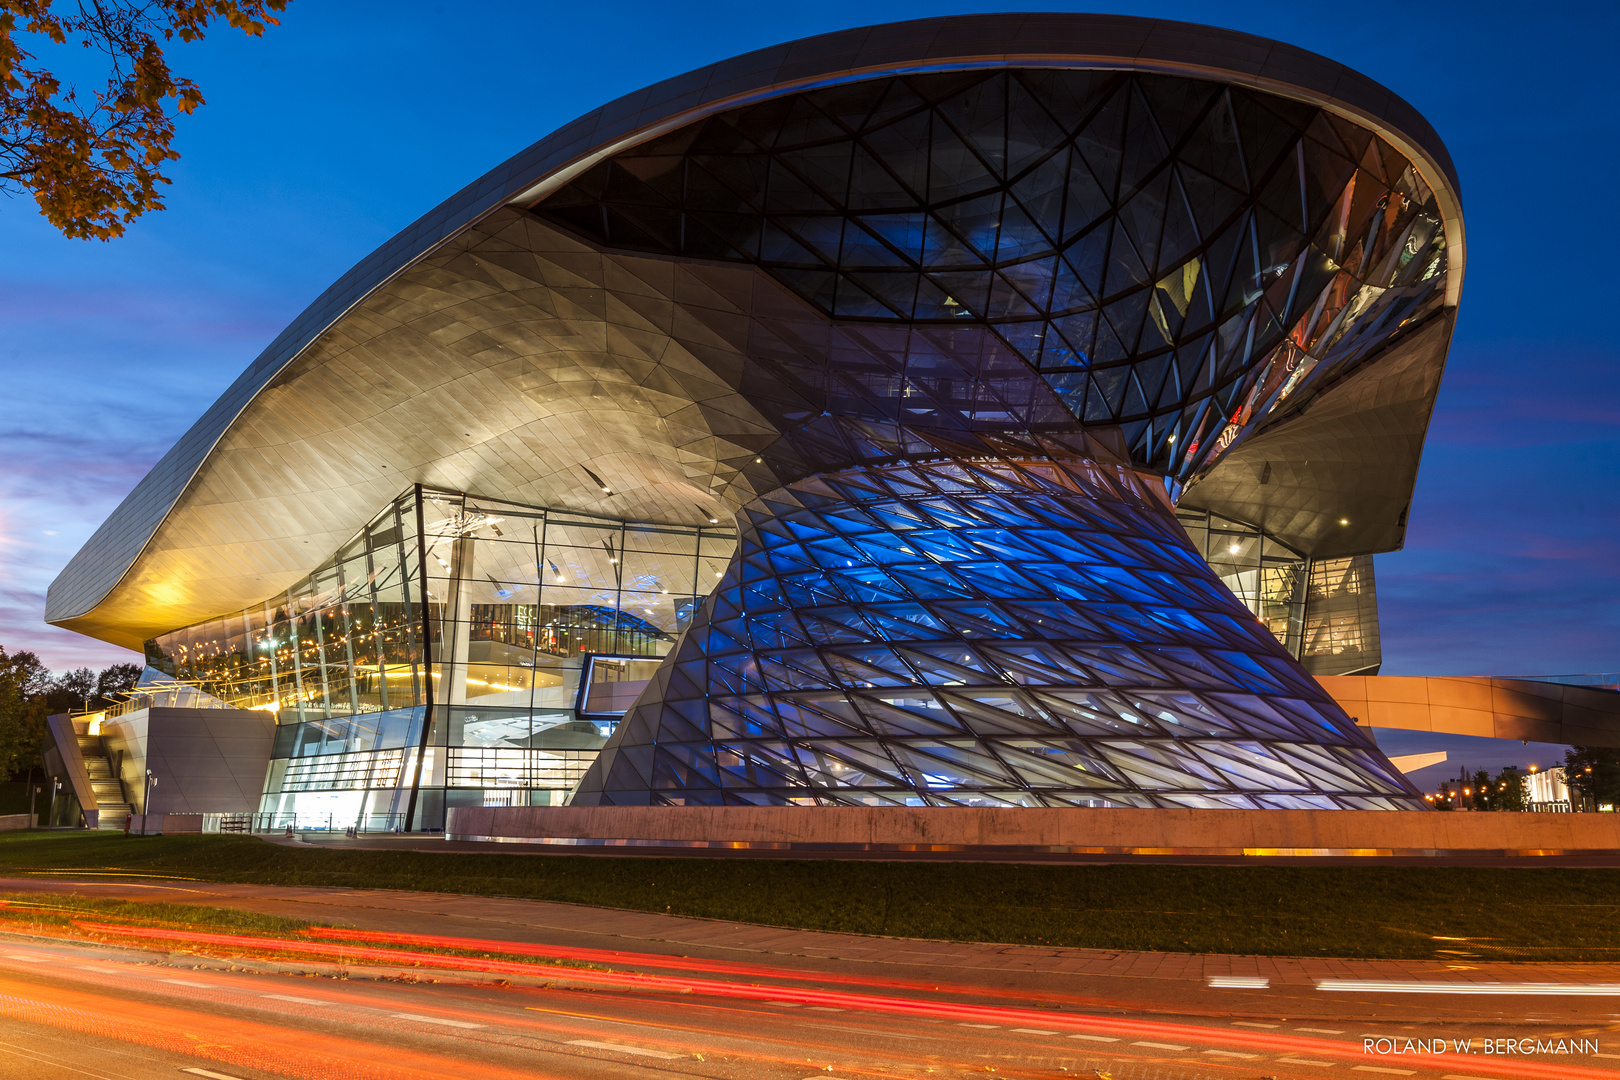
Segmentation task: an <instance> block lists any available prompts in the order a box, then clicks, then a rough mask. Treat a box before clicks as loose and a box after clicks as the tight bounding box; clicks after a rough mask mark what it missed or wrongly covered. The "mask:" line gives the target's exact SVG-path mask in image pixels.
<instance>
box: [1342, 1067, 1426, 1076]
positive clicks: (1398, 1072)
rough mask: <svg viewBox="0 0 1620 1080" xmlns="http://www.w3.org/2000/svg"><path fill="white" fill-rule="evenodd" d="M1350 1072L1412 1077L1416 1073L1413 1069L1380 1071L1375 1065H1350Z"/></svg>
mask: <svg viewBox="0 0 1620 1080" xmlns="http://www.w3.org/2000/svg"><path fill="white" fill-rule="evenodd" d="M1350 1071H1351V1072H1375V1073H1387V1074H1389V1075H1390V1076H1412V1075H1415V1073H1416V1070H1415V1069H1380V1068H1379V1067H1378V1066H1377V1065H1352V1066H1350Z"/></svg>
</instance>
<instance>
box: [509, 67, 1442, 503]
mask: <svg viewBox="0 0 1620 1080" xmlns="http://www.w3.org/2000/svg"><path fill="white" fill-rule="evenodd" d="M535 209H536V212H537V213H538V214H540V215H541V216H542V217H544V218H546V219H547V220H549V221H551V222H554V223H558V224H561V225H564V226H566V227H568V228H570V229H572V230H574V231H575V232H577V233H579V234H581V235H583V236H585V237H586V238H588V239H589V240H591V241H593V242H595V243H597V244H600V245H603V246H606V247H610V248H624V249H632V250H637V251H646V252H656V253H660V254H664V255H672V256H688V257H695V258H699V259H719V260H728V261H735V262H747V263H752V264H754V265H757V266H759V267H761V268H762V269H763V270H765V271H766V272H768V273H769V274H771V275H772V276H773V277H775V278H776V279H777V280H778V281H780V282H782V283H784V284H785V285H787V286H788V287H789V288H791V289H792V290H794V291H795V292H796V293H797V294H798V295H799V296H800V297H802V298H803V299H805V300H807V301H808V302H809V303H810V304H811V305H813V306H814V307H815V308H816V309H818V310H819V311H820V312H822V313H823V314H824V315H825V316H827V317H828V318H831V319H835V320H837V322H838V323H839V324H840V325H845V326H862V327H864V328H865V329H864V331H863V332H862V333H861V334H857V335H855V336H856V337H857V338H859V339H860V342H861V345H859V346H855V345H852V346H851V347H850V349H849V351H850V353H851V355H850V356H849V358H848V363H839V364H838V365H836V366H837V368H838V370H836V371H835V372H834V373H831V374H829V372H828V369H827V367H826V365H825V364H816V365H799V364H795V363H793V362H792V361H791V360H778V359H777V358H775V357H774V356H767V357H763V358H760V359H756V363H758V364H760V365H761V366H762V367H764V368H767V369H768V371H766V372H762V374H761V377H760V378H759V379H758V380H757V385H754V386H751V387H749V388H750V389H751V390H752V391H753V392H754V394H755V396H756V397H757V399H758V400H760V401H762V402H765V403H766V404H765V405H764V406H762V407H767V408H768V407H769V406H770V405H774V404H776V403H777V402H779V401H780V402H781V404H780V408H781V409H782V418H783V419H784V420H793V419H794V414H795V411H796V410H795V402H794V400H793V399H798V400H799V402H800V403H801V404H802V403H804V402H808V403H810V404H812V405H818V404H819V405H820V406H821V408H822V409H823V410H825V413H826V415H827V417H828V418H827V419H826V420H825V421H824V422H822V423H819V424H818V423H815V422H811V423H808V424H806V423H805V419H806V417H807V416H813V415H814V410H813V409H812V410H811V411H809V412H808V413H804V414H802V415H798V416H797V419H796V421H795V422H793V423H786V424H783V425H781V426H782V428H783V430H784V431H785V432H786V433H787V434H786V435H785V436H784V440H783V442H784V443H785V444H787V445H786V446H785V447H783V448H782V450H780V451H779V453H782V457H783V461H784V462H787V461H788V460H790V459H792V460H797V459H803V460H804V461H805V462H806V464H807V467H806V471H817V470H818V469H819V468H822V467H834V468H837V467H843V466H845V465H847V464H850V463H851V461H852V460H860V459H852V458H850V457H849V456H848V453H847V450H848V448H849V446H850V444H852V443H853V444H856V445H857V446H858V445H859V444H860V442H861V441H862V439H863V438H865V439H870V438H872V434H871V433H870V432H866V433H864V435H863V433H862V431H861V428H860V424H862V423H865V424H874V423H882V424H894V423H899V424H902V425H905V426H906V427H907V428H910V429H912V430H913V431H923V432H932V433H940V432H950V433H953V434H955V435H956V437H957V438H962V437H963V436H962V434H961V433H963V432H975V433H985V432H1018V433H1028V432H1031V431H1042V430H1048V431H1050V430H1061V429H1070V430H1072V428H1073V427H1074V425H1075V423H1076V422H1078V423H1079V424H1080V425H1082V426H1085V427H1109V428H1114V429H1116V430H1117V431H1118V433H1119V434H1120V435H1121V436H1122V437H1123V441H1124V443H1125V444H1126V446H1127V447H1128V449H1129V454H1130V458H1131V460H1132V461H1133V462H1134V463H1136V464H1137V465H1139V466H1145V467H1148V468H1151V469H1153V470H1155V471H1159V472H1163V473H1165V474H1168V475H1170V476H1173V477H1176V478H1177V479H1179V480H1182V481H1187V480H1190V479H1193V478H1195V477H1197V476H1199V475H1201V474H1202V473H1203V472H1204V471H1207V469H1208V468H1209V467H1211V466H1212V465H1213V464H1214V462H1215V461H1216V460H1217V459H1218V458H1219V457H1220V456H1221V455H1222V454H1224V453H1225V452H1226V451H1227V450H1229V449H1230V448H1231V447H1232V446H1234V445H1236V444H1237V443H1239V442H1241V441H1242V439H1243V438H1245V437H1246V436H1247V435H1248V434H1249V433H1250V432H1252V431H1253V430H1254V428H1255V427H1256V426H1257V425H1258V423H1259V422H1260V421H1262V420H1264V419H1266V418H1267V417H1268V416H1272V415H1274V414H1276V415H1281V413H1282V412H1285V411H1286V410H1287V409H1288V408H1289V407H1291V406H1292V405H1294V404H1298V403H1299V402H1301V401H1304V400H1307V399H1308V398H1309V397H1310V396H1311V395H1310V390H1311V389H1312V388H1313V386H1315V385H1317V384H1320V383H1323V382H1325V381H1327V380H1330V379H1332V378H1334V377H1335V376H1337V375H1340V374H1343V373H1344V372H1345V371H1346V370H1347V369H1348V368H1350V367H1352V366H1354V365H1355V364H1357V363H1358V362H1360V361H1361V360H1363V359H1365V358H1366V357H1368V356H1369V355H1371V354H1372V353H1374V352H1375V351H1376V350H1378V349H1379V348H1381V347H1382V346H1383V345H1384V344H1385V343H1386V341H1387V340H1388V339H1389V337H1390V335H1391V334H1393V333H1396V332H1397V331H1399V330H1400V329H1401V328H1402V327H1405V326H1408V325H1411V324H1415V323H1418V322H1420V321H1422V320H1423V319H1425V318H1426V317H1428V316H1429V315H1431V314H1433V313H1434V312H1436V311H1437V310H1438V309H1439V308H1440V307H1441V305H1442V303H1443V300H1444V294H1445V278H1446V272H1447V269H1446V250H1445V233H1444V230H1443V229H1442V228H1441V222H1440V216H1439V211H1438V209H1437V203H1436V199H1435V195H1434V192H1432V191H1431V190H1430V189H1429V188H1428V186H1427V185H1426V184H1425V183H1424V181H1423V180H1422V179H1421V178H1420V177H1419V176H1418V173H1417V171H1416V170H1415V169H1414V168H1413V167H1412V165H1411V163H1410V162H1409V161H1407V160H1406V159H1405V158H1404V157H1402V156H1401V154H1400V153H1398V152H1397V151H1396V150H1394V149H1393V148H1392V147H1391V146H1390V145H1389V144H1388V143H1386V142H1385V141H1383V140H1382V139H1380V138H1379V137H1378V136H1377V135H1375V134H1373V133H1372V132H1369V131H1366V130H1364V129H1362V128H1360V127H1357V126H1356V125H1355V124H1353V123H1351V122H1349V121H1347V120H1345V119H1343V118H1342V117H1339V116H1336V115H1334V114H1332V113H1330V112H1328V111H1325V110H1323V109H1319V108H1316V107H1314V106H1310V105H1305V104H1302V103H1300V102H1297V101H1292V100H1288V99H1286V98H1283V97H1279V96H1276V95H1272V94H1267V93H1264V92H1262V91H1258V90H1250V89H1244V88H1239V87H1232V86H1226V85H1223V84H1219V83H1215V82H1204V81H1199V80H1195V79H1187V78H1181V77H1176V76H1170V75H1156V74H1147V73H1140V72H1123V71H1083V70H1033V69H1019V70H1011V71H1009V70H1000V71H966V72H945V73H931V74H914V75H901V76H892V77H886V78H874V79H871V80H869V81H865V82H859V83H853V84H846V85H840V86H835V87H827V88H823V89H817V90H811V91H807V92H804V93H799V94H795V95H792V96H788V97H780V98H774V99H771V100H768V101H764V102H760V103H757V104H752V105H747V106H744V107H741V108H738V109H734V110H732V111H730V112H726V113H722V114H720V115H717V116H714V117H711V118H708V119H705V120H702V121H699V122H697V123H694V124H691V125H689V126H687V127H684V128H681V129H679V130H677V131H674V132H671V133H670V134H668V135H665V136H663V137H661V138H658V139H654V140H652V141H650V142H647V143H643V144H640V145H637V146H634V147H631V148H629V149H627V150H624V151H622V152H620V153H618V154H617V155H615V156H614V157H613V158H611V159H610V160H608V161H604V162H602V163H601V164H599V165H597V166H595V167H593V168H591V169H589V170H587V171H586V172H585V173H583V174H582V175H580V176H579V177H577V178H576V179H574V180H572V181H570V182H569V183H568V184H566V185H564V186H563V187H562V188H560V189H559V190H558V191H557V192H555V193H554V194H552V195H550V196H548V197H547V198H546V199H545V200H544V201H542V202H541V203H540V204H538V206H537V207H536V208H535ZM894 327H901V328H904V332H902V333H899V334H896V333H894V332H892V330H891V329H890V328H894ZM861 347H864V349H865V350H866V351H868V352H869V353H870V355H866V356H857V355H856V354H855V351H854V350H855V349H856V348H861ZM745 382H747V380H745ZM851 420H853V421H855V423H854V424H851V423H850V422H849V421H851ZM834 429H837V434H834ZM890 437H891V438H893V439H894V441H895V442H897V443H898V444H901V445H903V444H904V442H905V440H904V438H902V437H897V436H890ZM834 443H837V444H839V445H838V446H833V445H832V444H834ZM788 447H791V449H792V454H791V455H790V454H787V453H785V451H786V449H787V448H788ZM840 449H842V450H843V451H844V456H843V457H842V458H840V457H839V451H840Z"/></svg>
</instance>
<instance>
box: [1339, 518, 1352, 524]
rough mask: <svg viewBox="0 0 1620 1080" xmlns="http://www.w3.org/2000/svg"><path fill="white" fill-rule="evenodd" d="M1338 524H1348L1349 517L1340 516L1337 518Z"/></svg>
mask: <svg viewBox="0 0 1620 1080" xmlns="http://www.w3.org/2000/svg"><path fill="white" fill-rule="evenodd" d="M1339 524H1340V525H1348V524H1350V519H1349V518H1340V519H1339Z"/></svg>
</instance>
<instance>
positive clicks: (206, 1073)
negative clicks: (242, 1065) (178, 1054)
mask: <svg viewBox="0 0 1620 1080" xmlns="http://www.w3.org/2000/svg"><path fill="white" fill-rule="evenodd" d="M180 1071H181V1072H183V1073H190V1074H191V1075H192V1076H202V1077H206V1078H207V1080H242V1078H241V1077H240V1076H232V1075H231V1074H230V1073H220V1072H215V1071H214V1070H212V1069H181V1070H180Z"/></svg>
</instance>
